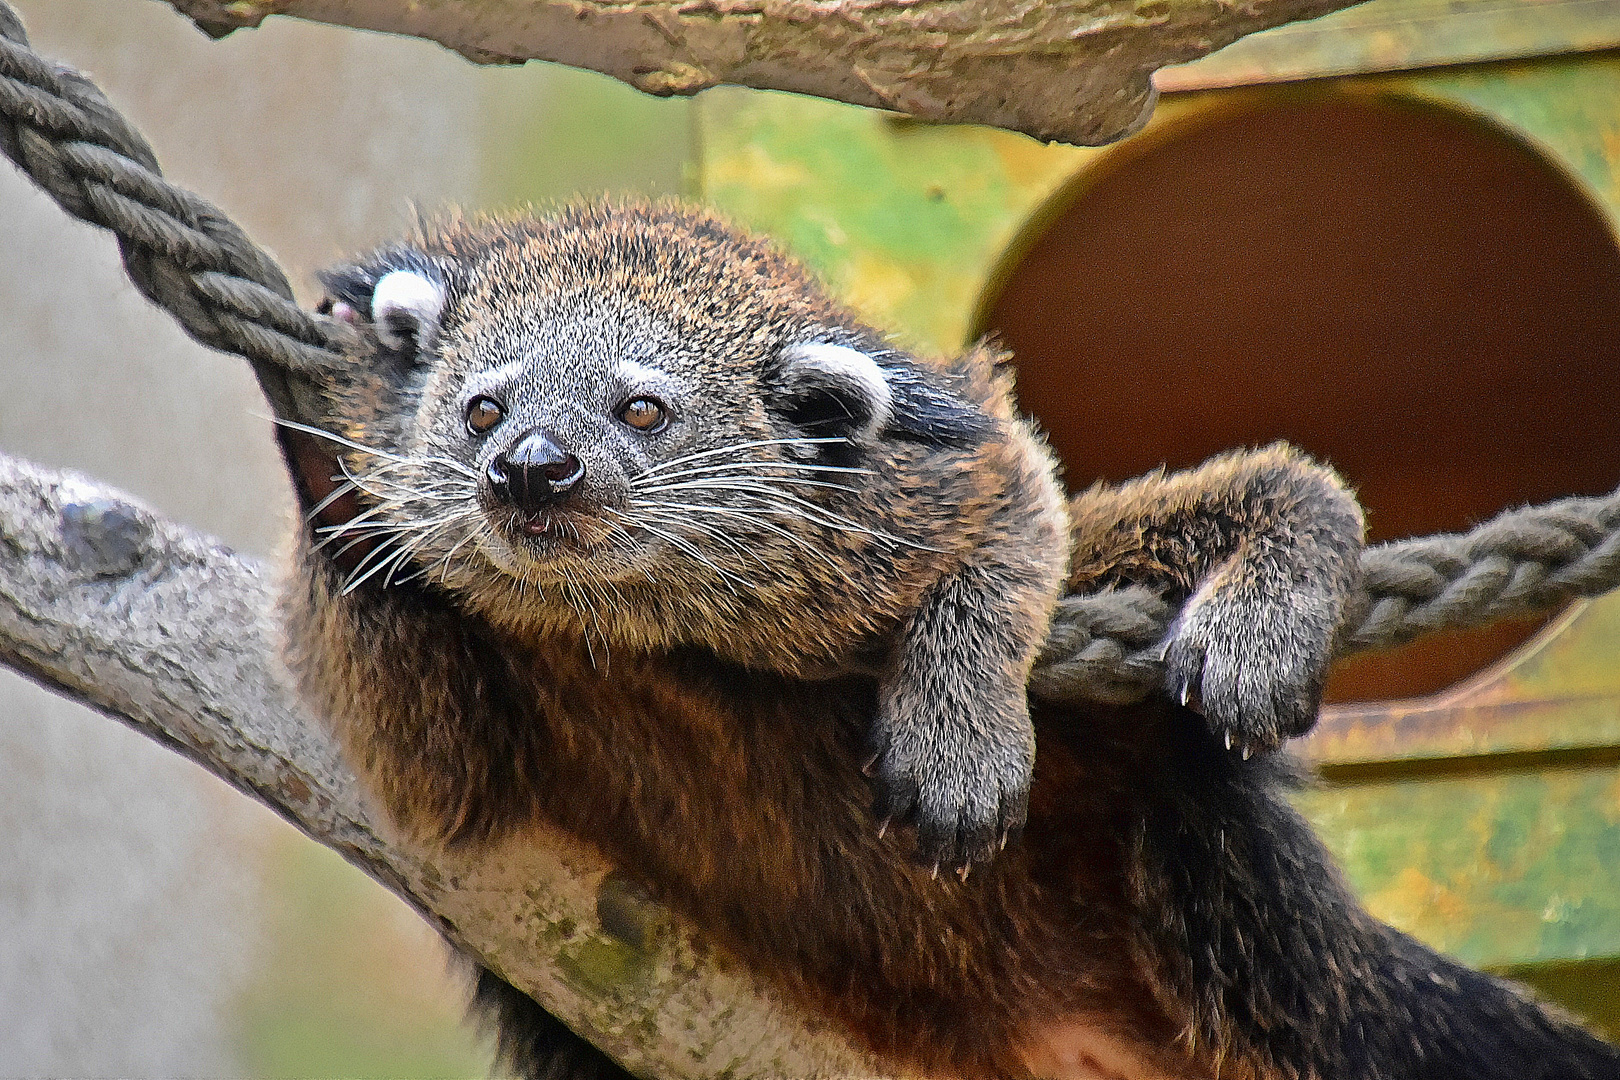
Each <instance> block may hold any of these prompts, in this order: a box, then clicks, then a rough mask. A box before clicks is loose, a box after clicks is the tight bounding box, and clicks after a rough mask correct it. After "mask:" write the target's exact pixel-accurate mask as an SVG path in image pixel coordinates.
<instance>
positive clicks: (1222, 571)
mask: <svg viewBox="0 0 1620 1080" xmlns="http://www.w3.org/2000/svg"><path fill="white" fill-rule="evenodd" d="M323 281H324V284H325V286H326V289H327V296H326V299H325V300H324V301H323V303H322V308H323V310H325V311H327V312H328V313H330V314H331V315H333V316H334V317H336V318H339V319H342V320H345V321H347V322H349V323H351V324H352V325H353V326H354V327H355V329H356V331H357V333H356V335H355V340H356V342H357V344H356V346H355V347H354V351H353V354H352V356H351V358H350V359H351V364H350V366H349V369H348V370H347V371H346V372H344V373H343V374H342V375H340V376H334V377H333V378H332V379H331V381H330V382H329V383H328V384H325V385H322V386H319V387H317V388H316V390H317V397H318V399H319V406H318V408H319V410H321V411H322V415H321V416H320V417H319V422H317V423H312V424H309V425H289V426H287V427H286V428H284V430H283V431H282V441H283V447H284V450H285V451H286V455H287V458H288V461H289V464H290V466H291V468H292V472H293V475H294V481H295V484H296V487H297V489H298V493H299V498H300V500H301V502H302V503H303V505H304V508H305V510H306V513H307V515H308V516H307V525H306V527H305V528H304V529H303V530H302V531H301V534H300V540H299V546H298V552H297V555H296V559H295V564H294V567H293V571H292V573H291V575H290V578H289V584H288V588H287V590H286V592H285V595H284V598H283V605H282V608H283V616H284V621H285V625H286V635H287V640H288V657H289V661H290V664H291V666H292V668H293V670H294V672H295V673H296V674H297V676H298V679H299V682H300V685H301V688H302V690H303V692H304V694H305V696H306V697H307V698H308V700H309V701H310V703H311V705H312V706H313V707H314V708H315V709H316V711H317V712H318V713H319V714H320V715H322V716H323V717H325V718H326V719H327V721H328V722H329V723H330V724H331V725H332V727H333V729H334V730H335V732H336V733H337V735H338V736H339V738H340V741H341V743H342V745H343V747H344V750H345V753H346V755H347V757H348V759H349V761H350V763H351V764H352V766H353V767H354V769H355V771H356V773H357V774H358V775H359V777H360V779H361V781H362V782H363V784H364V785H365V786H366V788H367V789H368V791H369V793H370V794H371V796H372V797H373V798H374V799H375V801H376V802H377V803H378V804H379V806H380V807H381V808H382V809H383V810H384V811H385V813H386V815H387V817H388V819H389V821H390V822H392V824H393V825H394V827H396V828H397V829H399V830H400V831H401V832H403V833H405V834H408V835H410V836H411V837H413V838H415V839H417V840H418V841H421V842H424V843H427V844H437V845H476V844H478V843H479V842H481V841H483V840H486V839H489V838H492V837H497V836H500V835H503V834H506V833H508V832H510V831H512V830H515V829H518V828H520V827H521V826H523V825H524V824H526V823H530V822H535V821H544V822H547V823H549V824H551V825H553V826H556V827H559V828H562V829H564V830H566V831H568V832H570V833H572V834H574V835H576V836H577V837H579V838H580V839H581V840H583V841H585V842H587V843H590V844H593V845H595V846H596V847H597V848H599V849H600V850H601V851H602V852H603V854H604V855H605V856H606V857H607V858H608V859H609V860H610V861H611V862H613V863H614V864H615V865H618V866H620V867H623V868H626V869H627V870H631V871H633V872H634V873H635V874H637V875H639V876H640V877H641V884H643V885H644V886H645V887H646V888H647V889H648V890H649V891H650V892H651V893H652V894H653V895H654V896H656V897H658V898H659V899H660V900H661V901H662V902H664V903H666V904H668V905H669V906H671V907H672V908H674V909H676V910H678V911H680V912H681V913H682V914H684V915H685V916H686V917H687V918H688V919H690V920H691V921H692V922H693V923H694V924H695V925H696V926H698V927H700V928H701V929H702V930H703V931H704V932H705V933H706V934H708V935H710V936H711V937H712V938H713V939H714V940H715V941H717V942H719V943H721V944H722V945H724V946H725V947H726V948H728V949H729V950H730V951H731V952H732V953H733V954H734V955H735V956H736V957H738V958H739V959H740V960H741V961H742V962H743V963H745V964H747V965H748V966H749V967H750V968H751V969H752V970H754V971H755V972H756V973H758V974H759V975H760V976H761V977H762V978H764V979H766V980H768V981H769V982H770V983H772V984H773V985H774V986H776V987H777V988H778V989H779V990H780V991H781V992H782V993H783V994H785V995H787V996H788V997H790V998H791V999H793V1000H795V1001H797V1002H798V1003H799V1004H800V1005H801V1006H803V1007H804V1008H805V1009H807V1010H810V1011H811V1012H813V1013H814V1014H816V1015H818V1016H821V1017H824V1018H826V1019H827V1020H829V1021H830V1022H832V1023H834V1024H836V1025H838V1026H839V1027H840V1028H841V1029H842V1030H843V1031H845V1032H846V1033H847V1034H848V1035H849V1037H850V1038H851V1039H853V1040H855V1041H856V1042H857V1043H858V1044H860V1045H862V1046H864V1047H865V1048H867V1049H868V1050H869V1051H871V1052H872V1053H873V1054H874V1055H876V1056H877V1057H878V1059H879V1060H881V1061H883V1062H884V1063H885V1064H886V1065H888V1066H891V1067H893V1068H894V1069H896V1070H901V1071H910V1072H914V1073H917V1074H921V1075H931V1076H932V1075H937V1076H951V1077H957V1078H981V1077H982V1078H991V1077H1007V1078H1012V1077H1030V1076H1054V1077H1055V1076H1066V1077H1090V1078H1111V1080H1120V1078H1125V1077H1130V1078H1165V1077H1178V1078H1205V1080H1213V1078H1215V1077H1220V1078H1223V1080H1225V1078H1230V1080H1250V1078H1253V1080H1261V1078H1265V1080H1273V1078H1274V1080H1451V1078H1458V1080H1460V1078H1463V1077H1468V1078H1482V1080H1497V1078H1500V1080H1508V1078H1512V1080H1523V1078H1535V1077H1545V1078H1548V1080H1550V1078H1553V1077H1558V1078H1566V1077H1567V1078H1587V1080H1596V1078H1620V1055H1617V1053H1616V1052H1615V1051H1614V1050H1613V1049H1612V1048H1610V1047H1608V1046H1606V1045H1605V1044H1603V1043H1601V1042H1600V1041H1599V1040H1597V1039H1595V1038H1593V1037H1592V1036H1591V1035H1589V1034H1587V1033H1585V1032H1584V1031H1582V1030H1581V1029H1580V1028H1579V1027H1578V1026H1576V1025H1575V1024H1574V1023H1573V1022H1571V1021H1569V1020H1568V1019H1566V1018H1562V1017H1560V1016H1558V1015H1556V1014H1554V1013H1553V1012H1551V1011H1549V1010H1547V1009H1545V1008H1543V1007H1542V1006H1540V1005H1538V1004H1536V1003H1535V1002H1534V1001H1532V1000H1531V999H1530V998H1529V997H1527V996H1526V995H1524V994H1523V993H1522V992H1521V991H1519V990H1517V989H1516V988H1513V987H1512V986H1510V985H1509V984H1506V983H1504V982H1501V981H1499V980H1496V979H1494V978H1492V977H1489V976H1485V975H1481V974H1479V973H1476V972H1473V971H1470V970H1468V969H1466V968H1463V967H1461V966H1460V965H1458V964H1456V963H1454V962H1452V961H1450V960H1448V959H1446V958H1444V957H1442V956H1439V955H1437V954H1435V953H1433V952H1432V951H1430V950H1428V949H1426V948H1425V947H1423V946H1422V945H1420V944H1418V943H1417V942H1414V941H1412V940H1411V939H1409V938H1407V937H1405V936H1403V935H1401V934H1399V933H1397V932H1396V931H1394V930H1391V929H1390V928H1388V927H1386V926H1383V925H1382V924H1380V923H1378V922H1377V921H1376V920H1374V919H1372V918H1371V917H1370V916H1368V915H1367V914H1366V913H1365V912H1363V911H1362V910H1361V908H1360V907H1359V906H1358V905H1357V903H1356V901H1355V899H1354V898H1353V897H1352V896H1351V894H1350V893H1349V891H1348V890H1347V888H1346V887H1345V885H1344V884H1343V882H1342V881H1341V879H1340V878H1339V876H1338V874H1337V872H1336V871H1335V869H1334V868H1333V866H1332V863H1331V860H1330V859H1329V857H1328V856H1327V854H1326V853H1325V852H1324V850H1323V849H1322V847H1321V845H1320V844H1319V843H1318V842H1317V840H1316V839H1315V837H1314V836H1312V834H1311V833H1310V831H1309V829H1308V828H1307V827H1306V825H1305V824H1304V823H1303V822H1302V821H1301V820H1300V819H1299V818H1298V816H1297V815H1296V814H1295V813H1294V811H1293V810H1292V809H1291V808H1290V807H1289V805H1288V803H1287V802H1286V800H1285V798H1284V794H1285V792H1286V790H1287V788H1288V786H1289V785H1290V783H1292V779H1291V778H1292V772H1291V770H1290V769H1289V767H1288V765H1287V762H1286V759H1285V756H1284V755H1283V754H1281V753H1279V752H1278V747H1279V746H1280V744H1281V743H1282V742H1283V741H1284V740H1285V739H1286V738H1287V737H1288V736H1291V735H1294V734H1298V733H1299V732H1301V731H1303V730H1305V729H1306V728H1308V727H1309V726H1310V724H1311V723H1312V721H1313V720H1314V717H1315V713H1316V708H1317V704H1318V701H1319V698H1320V694H1321V686H1322V680H1323V675H1324V672H1325V670H1326V667H1327V663H1328V660H1329V658H1330V656H1331V653H1332V643H1333V637H1334V634H1335V632H1336V630H1337V627H1338V623H1339V620H1340V618H1341V616H1342V614H1343V609H1344V605H1345V600H1346V597H1347V596H1348V595H1349V593H1350V591H1351V589H1352V588H1353V587H1354V586H1355V583H1356V579H1355V573H1356V566H1357V564H1358V556H1359V552H1360V547H1361V537H1362V520H1361V514H1360V511H1359V509H1358V507H1357V506H1356V503H1355V501H1354V499H1353V497H1352V496H1351V495H1350V494H1349V493H1348V492H1347V491H1346V490H1345V488H1344V486H1343V484H1342V483H1341V482H1340V481H1339V480H1338V478H1337V477H1336V476H1334V475H1333V473H1332V472H1330V471H1329V470H1327V469H1325V468H1322V467H1320V466H1318V465H1316V464H1314V463H1312V462H1310V461H1309V460H1307V459H1306V458H1304V457H1303V456H1302V455H1300V454H1298V453H1297V452H1295V451H1293V450H1291V449H1289V448H1288V447H1285V446H1273V447H1269V448H1266V449H1263V450H1256V451H1249V452H1238V453H1234V454H1229V455H1224V456H1222V457H1219V458H1216V459H1214V460H1213V461H1211V462H1209V463H1208V464H1206V465H1204V466H1202V467H1201V468H1199V469H1195V470H1192V471H1190V472H1186V473H1177V474H1169V475H1166V474H1162V473H1156V474H1152V475H1149V476H1146V477H1143V478H1140V479H1138V480H1134V481H1131V482H1129V483H1126V484H1123V485H1119V486H1112V487H1111V486H1098V487H1095V488H1093V489H1091V490H1089V491H1086V492H1083V493H1081V494H1079V495H1077V496H1075V497H1074V498H1073V499H1072V500H1067V501H1066V500H1065V497H1064V495H1063V493H1062V488H1061V486H1060V484H1059V482H1058V479H1057V468H1056V465H1055V463H1054V461H1053V459H1052V457H1051V455H1050V453H1049V452H1048V450H1047V448H1046V446H1045V444H1044V442H1043V441H1042V440H1041V438H1040V436H1039V435H1038V433H1037V432H1036V431H1035V429H1034V428H1033V427H1032V426H1031V424H1030V423H1029V422H1028V421H1027V420H1025V419H1023V418H1021V417H1020V416H1019V414H1018V412H1017V408H1016V405H1015V403H1014V399H1013V381H1012V372H1011V368H1010V366H1009V365H1008V363H1007V358H1006V357H1005V356H1004V355H1002V354H1001V353H999V352H998V351H996V350H995V349H994V348H991V347H989V346H978V347H975V348H972V349H969V350H968V351H967V352H966V353H965V354H963V355H962V356H960V357H957V358H954V359H951V360H943V361H936V360H932V359H929V358H926V357H921V356H917V355H913V354H911V353H908V352H906V351H904V350H901V349H898V348H896V347H895V346H894V345H893V344H891V343H890V342H889V341H888V340H887V339H886V338H885V337H884V336H882V335H881V334H879V333H878V332H877V331H875V330H874V329H872V328H870V327H868V326H866V325H865V324H864V323H862V322H861V321H860V320H859V319H858V318H856V317H855V316H854V315H853V314H851V313H850V312H849V311H847V310H846V309H844V308H843V307H841V306H840V305H838V304H837V303H836V302H834V301H833V300H831V299H830V298H829V297H828V296H827V295H826V293H825V292H824V291H823V290H822V288H821V287H820V286H819V285H818V284H817V283H816V282H815V281H814V280H813V279H812V278H811V277H810V276H809V275H808V274H806V273H805V271H804V270H803V269H801V268H800V267H799V266H798V265H797V264H796V263H794V262H793V261H792V260H790V259H788V258H786V257H785V256H783V255H782V254H780V253H779V252H777V251H776V250H775V249H774V248H772V247H771V246H770V245H769V244H767V243H765V242H764V241H762V240H759V239H757V238H754V237H750V236H747V235H745V234H742V233H740V232H738V231H736V230H734V229H732V228H730V227H729V226H727V225H725V224H724V223H722V222H720V221H718V220H716V219H715V218H713V217H711V216H709V215H707V214H706V213H704V212H701V211H697V210H691V209H685V208H681V207H678V206H673V205H658V206H647V205H629V206H612V205H603V204H586V205H577V206H572V207H568V208H564V209H562V210H560V211H557V212H555V213H552V214H550V215H548V216H541V217H537V216H517V217H511V218H487V219H486V218H460V217H451V218H448V219H445V220H443V221H440V222H438V223H436V224H431V225H428V226H425V227H423V228H422V230H421V231H420V233H419V235H417V236H415V237H414V238H412V239H410V240H408V241H406V242H403V243H400V244H396V245H393V246H390V247H386V248H383V249H381V250H380V251H377V252H375V253H374V254H372V255H370V256H368V257H366V258H363V259H361V260H359V261H357V262H356V263H354V264H353V265H349V266H345V267H342V268H339V269H336V270H333V271H332V272H330V273H329V274H327V275H325V277H324V278H323ZM1076 392H1077V393H1083V392H1084V388H1083V385H1080V384H1079V382H1078V380H1077V389H1076ZM1125 585H1146V586H1149V587H1152V588H1155V589H1158V590H1160V591H1162V592H1163V593H1164V594H1165V595H1167V596H1168V597H1169V598H1170V599H1171V600H1173V601H1176V602H1180V603H1181V614H1180V616H1179V617H1178V618H1177V620H1176V622H1175V624H1174V625H1173V626H1172V628H1171V630H1170V632H1169V634H1168V635H1167V637H1166V639H1165V641H1164V643H1163V651H1164V656H1165V660H1166V668H1167V672H1168V684H1169V685H1168V686H1167V690H1168V693H1167V694H1166V695H1164V697H1162V698H1160V699H1156V700H1153V701H1149V702H1145V703H1140V704H1135V705H1120V706H1107V705H1097V706H1092V707H1081V706H1063V707H1058V706H1055V705H1051V704H1040V703H1037V704H1036V705H1035V706H1034V707H1033V708H1032V706H1031V703H1030V700H1029V698H1028V697H1027V695H1026V692H1025V682H1026V679H1027V677H1028V675H1029V672H1030V669H1031V667H1032V664H1033V662H1034V659H1035V657H1036V655H1037V652H1038V650H1039V648H1040V647H1041V644H1042V642H1043V640H1044V638H1045V634H1046V630H1047V624H1048V621H1049V619H1050V616H1051V612H1052V610H1053V606H1054V604H1055V603H1056V601H1057V599H1058V597H1059V595H1060V594H1061V593H1063V592H1064V591H1065V590H1095V589H1106V588H1111V587H1119V586H1125ZM1037 744H1038V745H1039V749H1040V752H1039V756H1038V757H1037V755H1036V746H1037ZM478 998H479V1001H480V1003H481V1004H483V1005H484V1006H486V1007H487V1008H488V1009H489V1010H490V1012H491V1013H492V1014H493V1015H494V1016H495V1018H496V1020H497V1022H498V1025H499V1028H500V1033H501V1047H502V1052H503V1054H504V1055H505V1061H506V1064H507V1065H508V1066H510V1067H511V1068H513V1069H516V1070H518V1071H520V1072H522V1073H524V1074H525V1075H529V1076H535V1077H541V1076H544V1077H556V1078H575V1080H584V1078H587V1077H615V1078H619V1077H624V1076H626V1075H627V1074H625V1073H623V1071H622V1070H620V1068H619V1067H618V1066H617V1065H616V1064H614V1063H613V1062H612V1061H611V1060H609V1059H608V1058H607V1057H606V1056H604V1055H603V1054H601V1053H600V1052H599V1051H597V1050H596V1049H595V1048H594V1047H592V1046H591V1045H590V1044H589V1043H587V1042H585V1041H584V1040H582V1039H580V1038H579V1037H578V1036H576V1035H574V1034H573V1033H572V1032H570V1031H569V1030H568V1029H567V1028H565V1027H564V1026H563V1025H561V1024H560V1023H558V1022H557V1021H556V1020H555V1019H553V1018H552V1017H551V1016H550V1015H548V1014H547V1013H546V1012H545V1011H544V1010H543V1009H542V1008H541V1007H540V1006H539V1005H538V1004H536V1003H535V1002H533V1001H531V1000H529V999H528V998H527V997H525V996H523V995H522V994H520V993H519V992H518V991H516V990H515V989H513V988H512V987H510V986H508V985H507V984H505V983H504V982H503V981H502V980H501V979H500V978H499V977H498V976H497V975H496V974H495V973H493V972H487V971H486V972H483V973H482V974H481V977H480V984H479V993H478Z"/></svg>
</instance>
